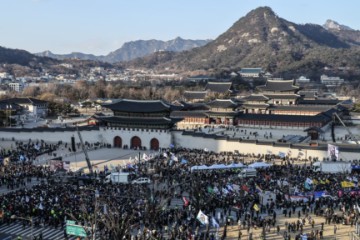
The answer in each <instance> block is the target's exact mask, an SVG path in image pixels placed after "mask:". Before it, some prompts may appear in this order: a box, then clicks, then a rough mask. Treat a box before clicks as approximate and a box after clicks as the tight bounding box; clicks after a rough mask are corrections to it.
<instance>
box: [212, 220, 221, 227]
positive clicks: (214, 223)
mask: <svg viewBox="0 0 360 240" xmlns="http://www.w3.org/2000/svg"><path fill="white" fill-rule="evenodd" d="M211 225H212V226H213V227H215V228H218V227H220V225H219V223H218V222H217V221H216V219H215V218H214V217H211Z"/></svg>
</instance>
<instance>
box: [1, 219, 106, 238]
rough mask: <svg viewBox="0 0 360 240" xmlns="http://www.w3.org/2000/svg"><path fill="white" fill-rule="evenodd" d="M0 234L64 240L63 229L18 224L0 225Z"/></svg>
mask: <svg viewBox="0 0 360 240" xmlns="http://www.w3.org/2000/svg"><path fill="white" fill-rule="evenodd" d="M0 233H6V234H9V235H12V236H13V237H14V239H15V237H19V236H21V237H22V238H23V239H32V237H38V236H39V235H40V234H42V236H43V240H64V239H65V237H64V229H62V228H57V229H55V228H54V227H49V226H46V227H33V228H31V227H30V226H28V225H27V226H25V227H24V226H23V224H22V223H20V222H15V223H12V224H9V225H7V224H3V225H0ZM67 239H68V240H76V236H68V238H67ZM96 240H100V237H98V236H97V237H96Z"/></svg>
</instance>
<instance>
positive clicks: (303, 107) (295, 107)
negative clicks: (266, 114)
mask: <svg viewBox="0 0 360 240" xmlns="http://www.w3.org/2000/svg"><path fill="white" fill-rule="evenodd" d="M329 108H330V107H329V106H311V105H310V106H309V105H292V106H284V105H276V106H271V107H269V109H271V110H280V111H281V110H283V111H308V112H312V111H313V112H324V111H327V110H329Z"/></svg>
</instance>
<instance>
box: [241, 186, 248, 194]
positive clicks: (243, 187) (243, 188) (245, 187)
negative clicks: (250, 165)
mask: <svg viewBox="0 0 360 240" xmlns="http://www.w3.org/2000/svg"><path fill="white" fill-rule="evenodd" d="M241 189H242V190H244V191H246V192H249V188H248V187H247V186H246V185H245V184H244V185H242V187H241Z"/></svg>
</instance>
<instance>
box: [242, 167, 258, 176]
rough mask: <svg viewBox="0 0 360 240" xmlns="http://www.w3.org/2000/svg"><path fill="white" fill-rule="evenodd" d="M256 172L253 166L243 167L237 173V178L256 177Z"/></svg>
mask: <svg viewBox="0 0 360 240" xmlns="http://www.w3.org/2000/svg"><path fill="white" fill-rule="evenodd" d="M256 175H257V172H256V169H255V168H243V169H242V170H241V172H240V173H239V175H238V177H239V178H249V177H256Z"/></svg>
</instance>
